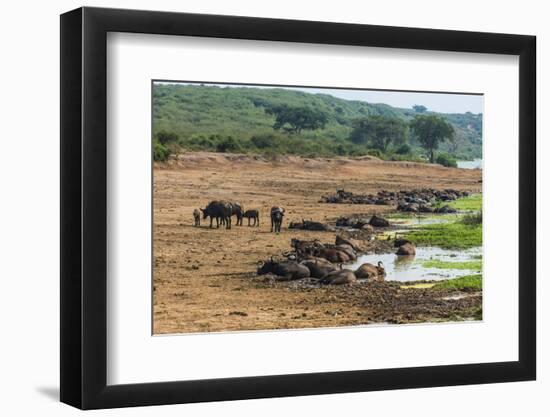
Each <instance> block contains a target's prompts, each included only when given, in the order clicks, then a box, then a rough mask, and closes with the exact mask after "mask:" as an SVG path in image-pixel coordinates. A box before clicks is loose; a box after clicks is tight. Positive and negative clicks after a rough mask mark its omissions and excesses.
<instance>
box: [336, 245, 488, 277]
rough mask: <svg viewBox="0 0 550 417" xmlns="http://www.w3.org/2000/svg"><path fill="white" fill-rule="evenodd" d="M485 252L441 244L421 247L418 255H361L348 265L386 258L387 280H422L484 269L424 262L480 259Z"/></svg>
mask: <svg viewBox="0 0 550 417" xmlns="http://www.w3.org/2000/svg"><path fill="white" fill-rule="evenodd" d="M481 254H482V248H481V247H477V248H472V249H467V250H449V249H442V248H437V247H417V248H416V256H398V255H395V254H394V253H383V254H372V255H361V256H359V257H358V258H357V261H355V262H353V263H350V264H347V265H345V268H346V269H351V270H355V269H357V268H359V266H361V265H362V264H364V263H365V262H368V263H371V264H373V265H376V264H377V263H378V261H382V263H383V264H384V268H385V269H386V281H420V280H437V281H440V280H444V279H451V278H458V277H461V276H464V275H471V274H477V273H480V271H476V270H469V269H441V268H426V267H424V266H422V263H423V262H425V261H429V260H439V261H444V262H464V261H473V260H476V257H479V256H480V255H481Z"/></svg>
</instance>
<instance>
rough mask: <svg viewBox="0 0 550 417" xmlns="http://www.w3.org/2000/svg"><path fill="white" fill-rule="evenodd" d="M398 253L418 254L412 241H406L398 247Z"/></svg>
mask: <svg viewBox="0 0 550 417" xmlns="http://www.w3.org/2000/svg"><path fill="white" fill-rule="evenodd" d="M395 254H396V255H406V256H410V255H416V249H415V247H414V246H413V244H412V243H411V242H407V243H404V244H403V245H401V246H399V249H397V252H396V253H395Z"/></svg>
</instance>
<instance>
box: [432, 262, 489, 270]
mask: <svg viewBox="0 0 550 417" xmlns="http://www.w3.org/2000/svg"><path fill="white" fill-rule="evenodd" d="M422 266H423V267H424V268H438V269H470V270H472V271H481V260H475V261H463V262H449V261H440V260H437V259H432V260H429V261H424V262H422Z"/></svg>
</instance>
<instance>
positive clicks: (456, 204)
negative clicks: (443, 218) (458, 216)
mask: <svg viewBox="0 0 550 417" xmlns="http://www.w3.org/2000/svg"><path fill="white" fill-rule="evenodd" d="M446 204H447V203H446ZM448 204H449V206H451V207H453V208H455V209H457V210H460V211H481V208H482V204H483V196H482V195H481V194H474V195H470V196H468V197H461V198H458V199H456V200H454V201H451V202H449V203H448Z"/></svg>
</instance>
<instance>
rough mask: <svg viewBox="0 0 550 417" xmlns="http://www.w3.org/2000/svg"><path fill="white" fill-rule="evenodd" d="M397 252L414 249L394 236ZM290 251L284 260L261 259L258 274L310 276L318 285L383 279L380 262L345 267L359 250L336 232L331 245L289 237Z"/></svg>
mask: <svg viewBox="0 0 550 417" xmlns="http://www.w3.org/2000/svg"><path fill="white" fill-rule="evenodd" d="M397 245H399V249H398V252H397V253H399V252H400V250H401V251H406V250H407V249H410V250H413V251H414V246H413V245H412V244H411V242H409V241H407V240H405V239H397V240H396V241H395V246H397ZM291 246H292V249H293V250H292V251H289V252H286V253H284V254H283V255H285V256H286V257H287V259H285V260H282V261H275V260H273V258H271V259H270V260H268V261H265V262H262V263H261V265H260V266H259V267H258V270H257V274H258V275H265V274H271V275H273V276H274V277H275V279H276V280H277V281H290V280H298V279H304V278H310V279H312V280H314V281H316V282H318V283H319V284H330V285H342V284H352V283H355V282H357V280H359V279H361V280H366V281H383V280H384V279H385V277H386V271H385V269H384V265H383V264H382V262H378V264H377V265H373V264H371V263H363V264H362V265H360V266H359V267H358V268H357V269H355V270H351V269H347V268H344V264H345V263H347V262H352V261H355V260H357V257H358V255H359V254H360V252H361V250H360V248H359V247H358V245H357V243H356V242H354V241H353V239H349V238H345V237H343V236H340V235H337V236H336V242H335V243H334V244H326V243H325V244H323V243H321V242H319V241H318V240H299V239H292V240H291Z"/></svg>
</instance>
